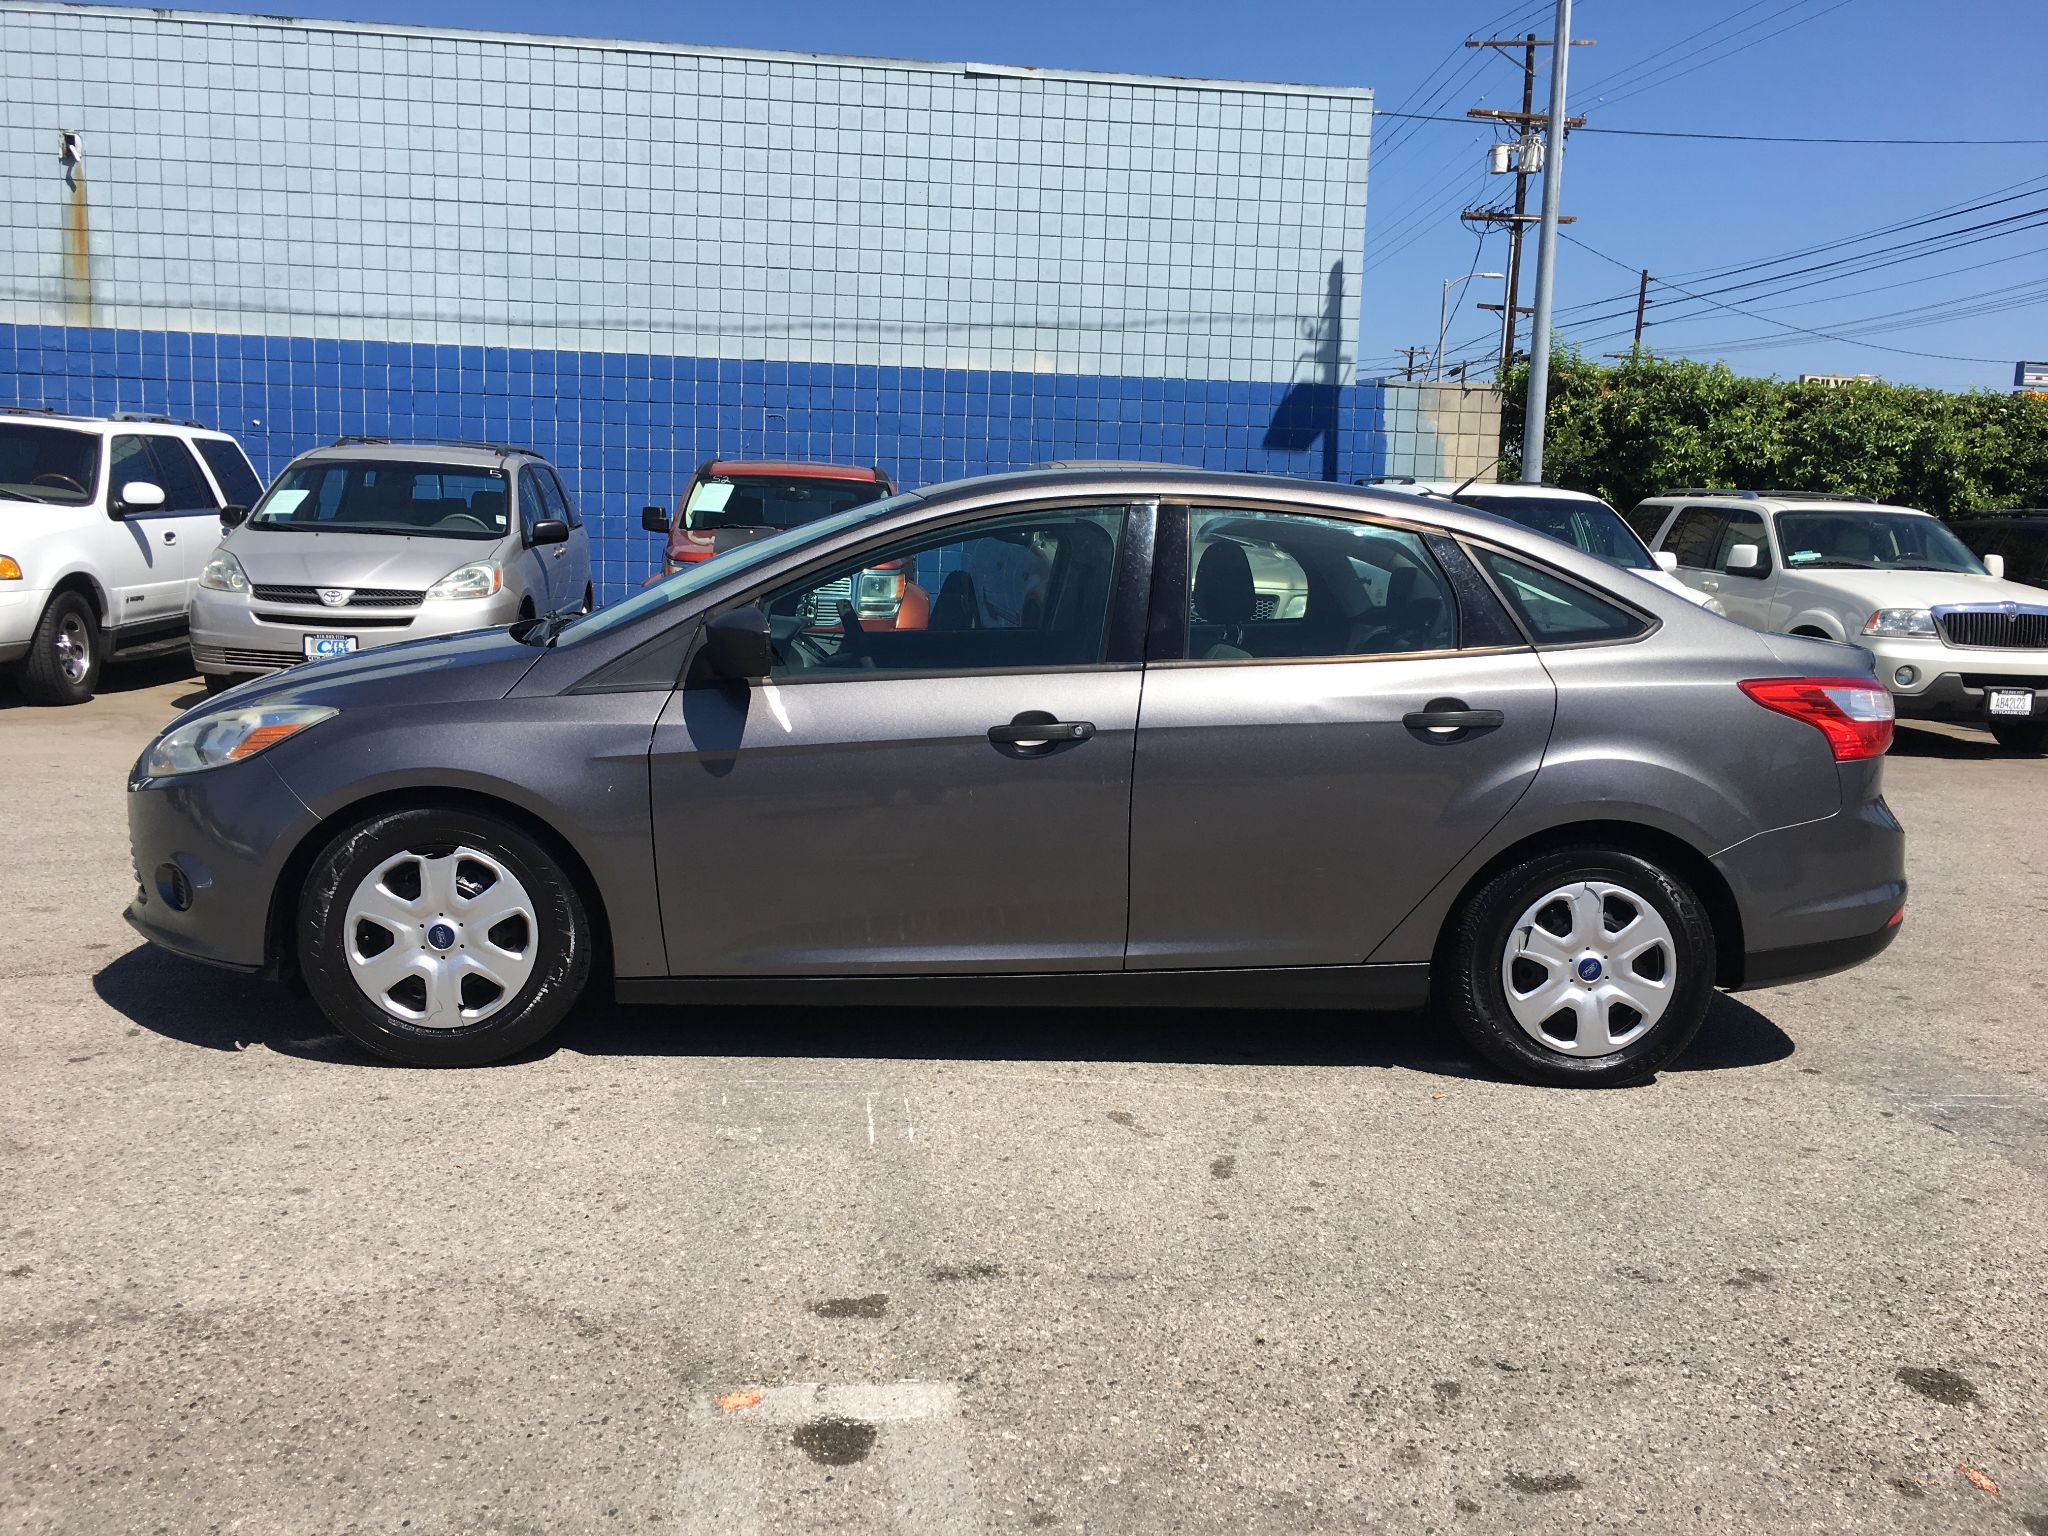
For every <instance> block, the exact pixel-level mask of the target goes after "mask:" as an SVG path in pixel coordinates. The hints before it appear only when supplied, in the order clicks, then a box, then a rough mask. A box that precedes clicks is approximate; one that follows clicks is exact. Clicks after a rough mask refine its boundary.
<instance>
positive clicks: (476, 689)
mask: <svg viewBox="0 0 2048 1536" xmlns="http://www.w3.org/2000/svg"><path fill="white" fill-rule="evenodd" d="M546 654H547V652H546V651H545V650H544V649H543V648H541V647H539V646H533V645H522V644H521V643H520V642H519V641H517V640H515V639H513V638H512V632H511V627H501V628H498V629H473V630H468V631H466V632H464V633H462V634H459V635H433V636H429V637H428V638H426V639H424V640H407V641H401V642H400V643H399V644H397V645H379V646H373V647H371V648H370V649H369V650H366V651H357V652H355V653H354V654H353V655H349V656H337V657H335V658H334V659H333V660H331V661H309V662H307V663H306V664H305V665H304V666H298V667H290V668H287V669H286V670H285V671H282V672H272V673H270V674H268V675H267V676H264V677H258V678H252V679H251V680H250V681H248V682H246V683H242V684H239V685H238V686H236V687H234V688H230V689H229V690H228V691H227V692H226V693H223V694H219V695H216V696H215V697H213V698H210V699H207V700H206V701H205V702H204V703H200V704H195V705H194V706H193V707H192V708H191V709H189V710H187V711H186V712H185V714H186V715H199V714H211V713H212V712H213V711H215V710H220V709H238V708H248V707H249V706H251V705H257V704H261V705H265V706H282V705H287V704H327V705H332V706H333V707H335V708H337V709H345V708H348V707H349V706H350V705H357V706H360V705H364V704H374V705H387V704H423V705H428V706H434V705H446V704H456V703H469V702H472V701H474V700H478V699H502V698H504V697H505V695H506V694H508V693H510V692H511V691H512V689H513V687H514V686H515V685H516V684H517V683H518V681H519V679H520V678H522V677H524V676H525V675H526V674H527V672H528V671H529V670H530V669H531V668H532V666H533V664H534V663H535V662H536V661H538V660H540V658H541V657H542V656H544V655H546ZM179 718H181V719H182V718H184V716H180V717H179Z"/></svg>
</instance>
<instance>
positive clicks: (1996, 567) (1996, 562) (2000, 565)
mask: <svg viewBox="0 0 2048 1536" xmlns="http://www.w3.org/2000/svg"><path fill="white" fill-rule="evenodd" d="M1984 569H1985V570H1987V571H1989V572H1990V573H1991V574H1992V575H1993V576H1995V577H1997V578H1998V579H1999V580H2000V581H2003V580H2005V556H2003V555H1986V556H1985V557H1984Z"/></svg>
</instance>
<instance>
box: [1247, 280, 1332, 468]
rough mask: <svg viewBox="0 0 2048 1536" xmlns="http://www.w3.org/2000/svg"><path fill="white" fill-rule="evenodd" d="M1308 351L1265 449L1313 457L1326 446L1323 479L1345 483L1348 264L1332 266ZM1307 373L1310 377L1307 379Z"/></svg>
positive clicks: (1310, 324)
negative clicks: (1341, 415) (1342, 436)
mask: <svg viewBox="0 0 2048 1536" xmlns="http://www.w3.org/2000/svg"><path fill="white" fill-rule="evenodd" d="M1302 333H1303V335H1304V336H1305V337H1306V338H1307V340H1308V343H1309V345H1308V350H1307V351H1305V352H1303V353H1302V354H1301V356H1300V357H1298V358H1297V359H1296V360H1295V365H1294V371H1295V379H1294V382H1293V383H1292V384H1290V385H1289V386H1288V388H1287V393H1286V394H1285V395H1283V396H1281V398H1280V404H1279V407H1278V408H1277V409H1276V410H1275V411H1274V412H1273V419H1272V421H1271V422H1269V423H1268V424H1267V426H1266V436H1265V440H1264V443H1263V446H1264V447H1266V448H1268V449H1270V450H1272V451H1274V452H1277V453H1307V452H1308V451H1309V450H1310V449H1311V448H1313V447H1314V446H1315V445H1316V444H1317V442H1318V441H1320V442H1321V443H1322V445H1323V478H1324V479H1325V480H1336V479H1339V478H1340V476H1339V472H1338V467H1337V441H1338V429H1337V418H1338V405H1339V403H1340V401H1341V400H1342V398H1343V386H1344V364H1345V362H1346V361H1347V359H1346V358H1345V356H1344V263H1343V262H1341V261H1333V262H1331V263H1330V281H1329V286H1328V288H1327V289H1326V291H1325V293H1324V297H1323V312H1322V314H1321V315H1319V316H1316V317H1315V318H1313V319H1305V320H1303V321H1302ZM1304 375H1305V376H1304Z"/></svg>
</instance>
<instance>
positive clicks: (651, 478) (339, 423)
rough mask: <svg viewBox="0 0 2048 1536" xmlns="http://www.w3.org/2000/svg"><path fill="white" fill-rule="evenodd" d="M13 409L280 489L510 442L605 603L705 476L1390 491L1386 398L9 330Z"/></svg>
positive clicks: (1303, 385)
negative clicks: (554, 490) (162, 438)
mask: <svg viewBox="0 0 2048 1536" xmlns="http://www.w3.org/2000/svg"><path fill="white" fill-rule="evenodd" d="M0 404H4V405H35V406H45V407H49V408H51V409H55V410H62V411H70V412H76V413H78V414H81V415H107V414H110V413H112V412H115V411H145V412H150V413H156V414H162V415H167V416H172V417H176V418H179V419H181V420H182V419H187V418H189V419H191V420H195V421H198V422H201V423H203V424H204V425H206V426H210V427H219V428H221V429H222V430H224V431H227V432H231V433H233V434H234V435H235V436H236V437H237V438H238V439H240V441H241V443H242V445H243V446H244V447H245V448H247V449H248V451H249V456H250V458H252V459H253V460H254V461H255V463H256V467H257V469H258V470H259V471H260V472H261V473H262V474H263V476H264V478H265V479H266V481H267V480H268V479H269V478H270V477H271V476H272V475H275V474H276V473H277V471H278V470H280V469H282V468H283V467H284V465H285V464H286V463H287V462H288V461H289V460H290V459H291V458H292V457H293V456H294V455H296V454H299V453H303V452H305V451H306V450H307V449H309V448H313V447H316V446H318V445H320V444H322V443H325V442H330V441H332V440H333V439H334V438H336V437H338V436H342V435H344V434H360V435H366V436H392V437H410V436H433V437H442V436H445V437H463V438H478V439H484V440H488V441H494V442H512V443H518V444H520V445H522V446H528V447H532V448H534V449H537V450H538V451H539V452H541V453H542V454H544V455H546V456H547V458H548V459H549V460H550V461H551V462H553V463H554V464H555V465H556V466H557V467H558V468H560V469H561V470H562V472H563V476H564V478H565V479H566V480H567V481H568V483H569V487H570V490H571V492H572V493H573V494H574V495H575V497H576V499H577V504H578V505H579V506H580V507H581V508H582V510H583V515H584V519H585V521H586V522H587V523H588V524H589V526H590V529H591V533H592V538H593V545H592V555H593V559H594V562H595V566H596V570H597V573H598V591H599V596H600V598H601V599H602V600H605V601H610V600H612V599H615V598H618V597H620V596H622V595H624V594H625V593H627V592H629V591H631V590H632V589H633V588H634V587H635V586H637V585H638V584H639V583H640V581H641V579H642V578H643V577H645V576H646V575H647V573H648V572H649V571H650V570H652V569H653V568H654V567H655V566H656V564H658V562H659V548H658V543H657V541H656V540H655V539H654V537H653V536H652V535H649V534H646V533H643V532H642V531H641V530H640V516H639V509H640V508H641V507H642V506H643V505H646V504H648V503H659V504H662V505H669V504H672V503H673V501H674V499H675V497H676V495H677V494H678V493H679V492H680V490H681V488H682V486H683V485H684V483H685V482H686V481H687V480H688V479H689V476H690V474H691V472H692V471H693V470H694V469H695V468H696V466H697V464H698V463H699V462H701V461H702V460H704V459H707V458H714V457H718V458H795V459H816V460H828V461H833V462H839V463H854V464H879V465H881V466H882V467H883V468H884V469H886V470H887V471H888V472H889V473H890V475H891V476H892V477H893V478H894V479H895V481H896V483H897V484H898V485H899V486H902V487H904V488H906V489H909V488H913V487H916V486H919V485H926V484H930V483H932V482H934V481H939V480H951V479H957V478H959V477H961V476H964V475H975V474H982V473H986V472H989V471H994V470H1003V469H1019V468H1024V467H1027V466H1029V465H1033V464H1042V463H1045V462H1046V461H1048V460H1052V459H1137V460H1158V461H1163V462H1167V463H1174V464H1185V465H1191V466H1196V467H1200V468H1204V469H1230V470H1251V471H1258V472H1265V473H1275V474H1288V475H1302V476H1308V477H1311V478H1329V479H1337V480H1345V481H1349V480H1353V479H1358V478H1361V477H1366V476H1370V475H1375V474H1380V473H1383V472H1384V467H1385V462H1386V451H1385V437H1384V399H1383V394H1382V391H1381V389H1380V387H1379V386H1378V385H1377V384H1376V383H1366V384H1362V385H1343V386H1338V385H1329V384H1322V383H1316V382H1312V381H1307V382H1296V383H1293V384H1278V383H1248V382H1235V381H1230V380H1210V379H1166V378H1140V377H1119V376H1110V375H1096V374H1078V375H1077V374H1055V373H1006V372H970V371H967V370H962V369H938V368H900V367H879V366H868V365H856V364H805V363H769V362H754V361H741V360H734V359H714V358H692V357H666V356H651V355H646V354H639V353H624V352H552V351H529V350H524V349H519V348H500V347H456V346H438V345H429V344H425V343H406V342H359V341H336V340H333V339H331V338H315V337H310V336H308V337H298V336H293V337H281V336H269V337H265V336H233V335H214V334H211V333H203V332H202V333H191V332H183V331H115V330H107V329H90V330H88V329H82V328H77V327H62V326H33V325H4V324H0Z"/></svg>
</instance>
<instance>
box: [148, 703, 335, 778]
mask: <svg viewBox="0 0 2048 1536" xmlns="http://www.w3.org/2000/svg"><path fill="white" fill-rule="evenodd" d="M333 714H334V711H333V710H331V709H328V708H326V707H325V706H321V705H304V706H301V707H298V708H290V707H282V708H280V707H271V708H264V707H262V706H258V707H257V708H255V709H230V710H223V711H221V712H220V713H218V714H211V715H201V716H200V717H199V718H198V719H197V720H189V721H187V722H186V723H185V724H183V725H181V726H179V727H178V728H177V729H176V730H174V731H171V732H169V733H167V734H166V735H165V736H163V737H162V738H161V739H160V740H159V741H158V742H157V743H156V745H154V746H153V747H151V748H150V749H149V750H148V751H147V752H146V753H144V754H143V757H142V771H143V773H144V774H146V775H147V776H148V777H150V778H152V779H161V778H168V777H170V776H171V775H173V774H179V773H197V772H199V771H200V769H202V768H218V767H220V765H221V764H222V763H238V762H240V761H241V760H242V759H243V758H245V757H254V756H255V755H256V754H257V753H258V752H264V751H268V750H269V749H270V748H272V747H274V746H276V745H277V744H278V743H279V742H280V741H283V740H284V739H285V738H286V737H287V736H296V735H298V733H299V732H300V731H303V730H305V729H306V727H307V726H309V725H318V724H319V723H320V722H321V721H322V720H325V719H328V718H329V717H330V716H332V715H333Z"/></svg>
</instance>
